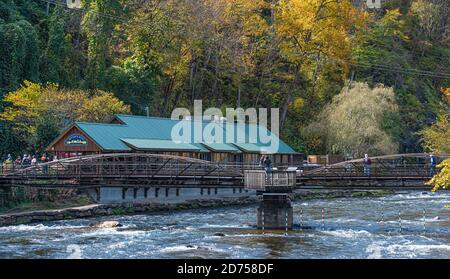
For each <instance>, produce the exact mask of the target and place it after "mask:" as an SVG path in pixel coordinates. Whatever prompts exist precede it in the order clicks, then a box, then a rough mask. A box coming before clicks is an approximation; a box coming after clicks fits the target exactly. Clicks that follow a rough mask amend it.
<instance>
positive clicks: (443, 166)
mask: <svg viewBox="0 0 450 279" xmlns="http://www.w3.org/2000/svg"><path fill="white" fill-rule="evenodd" d="M437 167H438V169H440V171H439V172H438V173H437V174H436V175H435V176H434V177H433V178H432V179H431V180H430V181H428V182H427V183H426V184H427V185H433V186H434V188H433V190H432V191H433V192H434V191H437V190H439V189H447V188H448V187H449V186H450V158H449V159H446V160H444V161H442V162H441V163H440V164H439V165H438V166H437Z"/></svg>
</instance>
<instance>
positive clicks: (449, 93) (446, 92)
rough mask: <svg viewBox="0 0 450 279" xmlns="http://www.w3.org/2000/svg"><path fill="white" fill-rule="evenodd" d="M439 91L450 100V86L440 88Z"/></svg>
mask: <svg viewBox="0 0 450 279" xmlns="http://www.w3.org/2000/svg"><path fill="white" fill-rule="evenodd" d="M441 91H442V94H444V96H445V97H447V100H449V101H450V87H447V88H442V89H441Z"/></svg>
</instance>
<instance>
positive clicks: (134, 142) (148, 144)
mask: <svg viewBox="0 0 450 279" xmlns="http://www.w3.org/2000/svg"><path fill="white" fill-rule="evenodd" d="M122 141H124V142H125V143H127V144H128V145H130V146H132V147H133V148H134V149H141V150H142V149H145V150H168V151H195V152H200V151H201V150H200V148H198V147H195V146H194V145H192V144H189V143H176V142H173V141H171V140H158V139H122Z"/></svg>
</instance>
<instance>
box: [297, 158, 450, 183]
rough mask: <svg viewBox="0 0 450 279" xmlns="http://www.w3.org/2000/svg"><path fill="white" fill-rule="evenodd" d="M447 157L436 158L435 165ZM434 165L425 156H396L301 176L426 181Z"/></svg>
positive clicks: (325, 168) (311, 172) (334, 167)
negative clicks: (409, 178) (414, 178)
mask: <svg viewBox="0 0 450 279" xmlns="http://www.w3.org/2000/svg"><path fill="white" fill-rule="evenodd" d="M445 158H448V156H445V155H441V156H436V159H437V163H439V162H440V161H442V160H444V159H445ZM436 171H437V170H436V165H431V164H430V163H429V158H428V157H427V155H426V154H411V155H398V156H380V157H375V158H372V164H370V165H366V164H364V162H363V160H362V159H360V160H352V161H347V162H341V163H338V164H335V165H330V166H325V167H321V168H318V169H314V170H311V171H306V172H304V173H303V174H302V175H303V176H311V177H313V176H314V177H318V176H320V177H341V178H346V177H352V178H354V177H380V178H383V177H384V178H395V177H398V178H401V177H417V178H423V179H427V178H429V177H431V176H432V175H433V174H434V173H435V172H436Z"/></svg>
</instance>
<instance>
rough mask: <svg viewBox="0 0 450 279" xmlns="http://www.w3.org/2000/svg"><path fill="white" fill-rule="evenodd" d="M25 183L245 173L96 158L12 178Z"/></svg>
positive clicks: (167, 161) (186, 163) (195, 164)
mask: <svg viewBox="0 0 450 279" xmlns="http://www.w3.org/2000/svg"><path fill="white" fill-rule="evenodd" d="M9 176H10V177H14V178H15V179H22V180H29V181H34V180H38V179H40V180H46V179H53V180H55V179H56V180H58V179H59V180H62V179H66V180H68V179H72V180H77V181H78V182H79V181H81V180H85V181H88V180H95V179H96V180H101V179H109V178H110V179H118V180H121V179H122V180H124V179H125V180H126V179H128V180H130V181H131V179H135V180H136V179H141V180H142V179H151V178H154V177H159V178H161V177H166V178H169V179H177V178H186V177H187V178H193V179H196V178H197V177H205V176H206V177H209V178H217V179H220V178H224V177H241V176H242V170H241V169H239V168H236V167H234V168H233V167H227V168H224V167H223V166H220V165H218V164H214V163H211V162H207V161H202V160H198V159H192V158H185V157H178V156H166V155H154V156H152V155H149V154H119V155H116V156H114V155H96V156H86V157H80V158H76V159H75V158H74V159H64V160H60V161H54V162H49V163H44V164H39V165H36V166H33V167H29V168H26V169H21V170H18V171H16V172H14V173H11V174H9Z"/></svg>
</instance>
